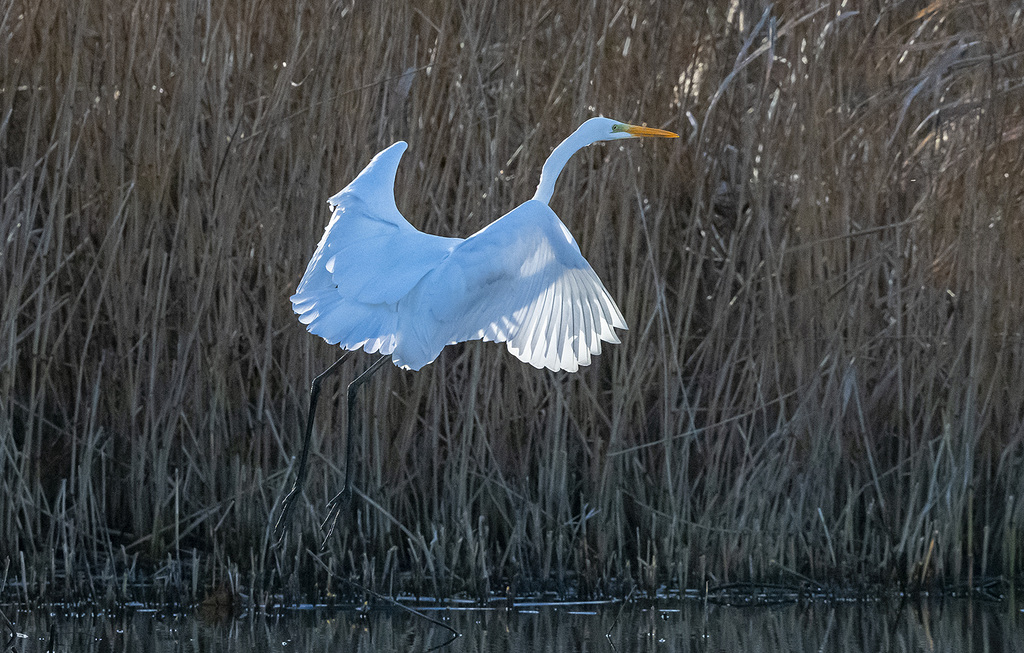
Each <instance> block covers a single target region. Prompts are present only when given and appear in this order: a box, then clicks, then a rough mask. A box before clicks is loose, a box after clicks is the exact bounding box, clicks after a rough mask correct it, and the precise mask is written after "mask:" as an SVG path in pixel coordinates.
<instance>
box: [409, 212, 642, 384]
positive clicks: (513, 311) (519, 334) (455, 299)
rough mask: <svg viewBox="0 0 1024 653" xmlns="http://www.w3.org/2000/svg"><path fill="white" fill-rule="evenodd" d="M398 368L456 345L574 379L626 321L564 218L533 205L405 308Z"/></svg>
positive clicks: (466, 244) (475, 245)
mask: <svg viewBox="0 0 1024 653" xmlns="http://www.w3.org/2000/svg"><path fill="white" fill-rule="evenodd" d="M398 327H399V332H400V333H401V334H402V337H401V340H400V341H399V343H398V348H397V349H396V350H395V352H394V361H395V364H396V365H401V366H403V367H409V368H411V369H419V368H420V367H422V366H423V365H425V364H426V363H429V362H430V361H432V360H433V359H434V358H435V357H436V356H437V354H438V353H440V351H441V349H442V348H443V347H444V346H445V345H448V344H451V343H454V342H461V341H464V340H476V339H483V340H493V341H496V342H506V343H507V346H508V349H509V351H510V352H512V354H513V355H515V356H516V357H517V358H519V359H520V360H522V361H523V362H526V363H529V364H530V365H533V366H534V367H537V368H543V367H546V368H548V369H550V370H567V371H570V372H575V371H576V370H577V369H578V368H579V366H580V365H589V364H590V361H591V356H592V355H594V354H599V353H601V341H602V340H603V341H605V342H611V343H617V342H619V339H618V337H617V336H616V335H615V331H614V329H625V328H626V322H625V320H624V319H623V317H622V313H620V312H619V309H618V307H617V306H616V305H615V302H614V300H612V297H611V295H610V294H609V293H608V291H607V290H605V288H604V285H602V283H601V280H600V279H599V278H598V276H597V274H596V273H595V272H594V270H593V268H591V267H590V264H589V263H587V261H586V259H584V258H583V255H582V254H581V253H580V250H579V247H578V246H577V244H576V241H575V240H573V237H572V235H571V234H570V233H569V230H568V229H566V228H565V225H563V224H562V222H561V221H560V220H559V219H558V216H556V215H555V214H554V212H553V211H552V210H551V209H550V208H549V207H548V206H547V205H546V204H544V203H542V202H539V201H534V200H531V201H528V202H526V203H524V204H523V205H521V206H519V207H518V208H516V209H514V210H513V211H511V212H509V213H508V214H506V215H505V216H503V217H502V218H501V219H499V220H496V221H495V222H493V223H492V224H490V225H488V226H487V227H485V228H484V229H482V230H481V231H479V232H477V233H476V234H474V235H472V236H470V237H469V238H467V239H466V240H464V241H462V242H460V243H458V244H457V245H456V246H455V247H454V248H453V249H452V251H451V254H450V255H449V256H448V257H447V258H445V259H444V260H443V261H441V262H440V264H439V265H438V266H437V267H436V268H434V269H433V270H431V271H430V272H429V273H428V274H426V275H425V276H424V277H423V279H422V280H421V281H420V283H419V284H417V286H416V287H415V289H413V291H412V292H411V293H410V294H409V296H408V297H407V298H406V299H405V300H403V301H402V302H401V303H400V306H399V323H398Z"/></svg>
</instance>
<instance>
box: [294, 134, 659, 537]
mask: <svg viewBox="0 0 1024 653" xmlns="http://www.w3.org/2000/svg"><path fill="white" fill-rule="evenodd" d="M641 136H660V137H666V138H676V137H677V136H678V135H677V134H674V133H672V132H669V131H664V130H661V129H652V128H649V127H638V126H636V125H629V124H626V123H623V122H617V121H615V120H609V119H608V118H591V119H590V120H588V121H586V122H585V123H583V124H582V125H580V127H579V128H578V129H577V130H576V131H575V132H573V133H572V135H571V136H569V138H567V139H565V140H564V141H562V142H561V143H560V144H559V145H558V147H556V148H555V149H554V151H552V152H551V155H550V156H549V157H548V158H547V161H545V162H544V167H543V169H542V170H541V174H540V184H539V185H538V186H537V192H536V193H534V196H533V199H530V200H527V201H526V202H524V203H523V204H521V205H519V206H518V207H516V208H515V209H513V210H512V211H509V212H508V213H506V214H505V215H503V216H502V217H500V218H498V219H497V220H495V221H494V222H492V223H491V224H489V225H487V226H486V227H484V228H483V229H481V230H480V231H478V232H476V233H475V234H473V235H472V236H470V237H468V238H465V239H463V238H444V237H441V236H434V235H431V234H426V233H423V232H422V231H419V230H418V229H416V228H415V227H413V226H412V225H411V224H409V222H408V221H407V220H406V219H405V218H404V217H403V216H402V214H401V213H400V212H399V211H398V207H397V206H396V204H395V191H394V189H395V176H396V174H397V172H398V164H399V162H400V161H401V158H402V153H403V152H405V150H406V147H407V145H406V143H405V142H403V141H399V142H397V143H395V144H394V145H392V146H391V147H389V148H387V149H386V150H384V151H383V152H381V153H380V154H378V155H377V156H375V157H374V158H373V160H372V161H370V163H369V164H368V165H367V166H366V168H364V169H363V171H362V172H360V173H359V175H358V176H357V177H356V178H355V179H353V180H352V182H351V183H350V184H349V185H348V186H346V187H345V188H344V189H342V190H341V192H339V193H338V194H337V195H335V196H334V197H332V198H330V200H329V202H330V205H331V206H332V208H333V214H332V215H331V220H330V222H329V223H328V225H327V229H326V230H325V231H324V235H323V238H321V239H320V244H319V245H317V247H316V251H315V252H313V258H311V259H310V261H309V264H308V265H307V266H306V273H305V274H304V275H303V276H302V280H301V281H300V282H299V286H298V288H297V289H296V291H295V294H294V295H292V297H291V301H292V307H293V308H294V310H295V312H296V313H297V314H298V316H299V321H300V322H302V323H303V324H305V325H306V328H307V329H308V330H309V332H310V333H314V334H316V335H318V336H320V337H321V338H323V339H324V340H326V341H327V342H328V343H330V344H332V345H338V346H340V347H341V348H342V349H347V350H349V352H347V353H346V354H345V355H344V356H342V358H341V359H339V360H338V361H337V362H335V363H334V364H333V365H331V367H330V368H328V369H327V370H326V371H324V372H323V373H322V374H320V375H319V376H317V377H316V378H315V379H314V380H313V383H312V387H311V388H310V398H309V413H308V414H307V418H306V433H305V439H304V443H303V449H302V458H301V462H300V463H299V470H298V475H297V478H296V481H295V484H294V486H293V487H292V490H291V492H289V494H288V496H286V497H285V499H284V501H283V505H282V511H281V516H280V518H279V519H278V522H277V525H276V527H275V532H276V534H277V537H278V540H279V541H280V538H281V537H283V529H284V525H285V524H286V523H287V519H288V515H289V513H290V509H291V507H292V505H293V501H294V499H295V498H296V496H297V495H298V493H299V491H300V490H301V487H302V484H303V482H304V480H305V475H306V460H307V456H308V453H309V440H310V435H311V433H312V430H313V417H314V414H315V412H316V403H317V398H318V396H319V393H320V383H321V381H322V380H323V379H324V378H325V377H326V376H327V375H329V374H331V373H332V372H333V371H335V370H336V369H337V368H338V367H339V366H340V364H341V362H342V361H344V360H345V358H346V357H347V355H348V353H350V352H351V351H354V350H357V349H360V348H361V349H364V350H365V351H366V352H368V353H371V354H372V353H376V352H379V353H380V354H382V356H381V357H380V358H378V359H377V361H375V362H374V363H373V365H371V366H370V367H369V368H368V369H367V370H366V371H365V372H363V373H362V374H361V375H359V377H358V378H356V379H355V380H354V381H353V382H352V383H351V384H349V387H348V429H347V432H346V451H347V455H346V459H345V467H346V469H345V487H344V488H343V489H342V491H341V492H339V493H338V494H337V495H336V496H335V497H334V498H333V499H332V500H331V501H330V503H329V504H328V505H329V508H330V511H329V513H328V516H327V518H326V519H325V520H324V523H323V525H322V528H323V529H324V530H326V531H327V533H326V535H325V537H324V545H325V546H326V542H327V540H328V539H330V536H331V533H332V532H333V531H334V525H335V523H336V522H337V518H338V515H339V514H340V512H341V509H342V499H343V498H350V497H351V495H352V492H351V486H352V480H351V475H350V473H349V470H350V463H349V461H350V460H351V459H352V438H351V434H352V431H353V430H355V427H354V425H355V422H354V420H355V412H356V411H355V399H356V392H357V390H358V388H359V386H360V385H362V384H363V383H365V382H366V381H367V380H368V379H369V377H370V376H371V375H372V374H373V373H374V372H375V371H376V370H377V369H378V368H379V367H380V366H381V364H383V362H384V361H385V360H387V356H389V355H390V357H391V360H392V362H394V364H395V365H397V366H399V367H403V368H405V369H410V370H418V369H420V368H422V367H423V366H424V365H427V364H428V363H430V362H432V361H433V360H434V359H436V358H437V356H438V354H440V353H441V350H442V349H444V348H445V346H447V345H450V344H454V343H457V342H463V341H466V340H489V341H494V342H504V343H505V344H506V346H507V347H508V350H509V351H510V352H511V353H512V354H513V355H514V356H515V357H516V358H518V359H519V360H521V361H523V362H525V363H529V364H530V365H533V366H534V367H536V368H547V369H549V370H554V371H557V370H565V371H568V372H575V371H576V370H578V369H579V366H580V365H589V364H590V362H591V356H593V355H596V354H600V353H601V342H602V341H604V342H610V343H617V342H619V338H618V336H617V335H616V334H615V329H625V328H626V321H625V320H624V319H623V317H622V313H621V312H620V311H619V308H618V306H616V305H615V300H613V299H612V296H611V295H610V294H609V293H608V291H607V290H606V289H605V287H604V285H602V283H601V280H600V279H599V278H598V276H597V273H595V272H594V269H593V268H592V267H590V264H589V263H587V260H586V259H585V258H583V255H582V254H581V253H580V248H579V245H577V244H576V240H575V239H574V238H573V237H572V234H571V233H569V230H568V229H567V228H566V227H565V225H564V224H562V221H561V220H559V219H558V216H557V215H555V213H554V211H552V210H551V208H550V207H548V202H549V201H550V200H551V194H552V193H553V192H554V189H555V181H556V180H557V179H558V175H559V173H561V172H562V168H564V167H565V164H566V163H567V162H568V161H569V158H570V157H571V156H572V155H573V154H575V153H576V152H578V151H579V150H580V149H582V148H584V147H586V146H587V145H591V144H593V143H597V142H599V141H612V140H618V139H624V138H637V137H641ZM328 524H329V527H328Z"/></svg>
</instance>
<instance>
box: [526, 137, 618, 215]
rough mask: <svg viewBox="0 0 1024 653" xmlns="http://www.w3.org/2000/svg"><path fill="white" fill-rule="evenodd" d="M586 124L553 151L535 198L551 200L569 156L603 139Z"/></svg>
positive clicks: (544, 169)
mask: <svg viewBox="0 0 1024 653" xmlns="http://www.w3.org/2000/svg"><path fill="white" fill-rule="evenodd" d="M585 126H587V123H584V124H583V126H581V127H580V128H579V129H577V130H576V131H574V132H573V133H572V135H571V136H569V138H567V139H565V140H564V141H562V142H561V143H559V144H558V147H556V148H555V149H554V151H553V152H551V156H549V157H548V160H547V161H545V162H544V167H543V168H542V169H541V171H540V183H539V184H537V192H536V193H534V194H533V199H535V200H538V201H541V202H544V203H545V204H547V203H548V202H550V201H551V194H552V193H554V192H555V182H556V181H558V175H559V174H560V173H561V172H562V168H564V167H565V164H566V163H568V162H569V158H570V157H571V156H572V155H573V154H576V152H578V151H580V150H581V149H583V148H584V147H586V146H588V145H590V144H591V143H596V142H597V141H599V140H602V138H601V137H600V135H599V134H596V133H595V132H594V130H592V129H584V128H583V127H585Z"/></svg>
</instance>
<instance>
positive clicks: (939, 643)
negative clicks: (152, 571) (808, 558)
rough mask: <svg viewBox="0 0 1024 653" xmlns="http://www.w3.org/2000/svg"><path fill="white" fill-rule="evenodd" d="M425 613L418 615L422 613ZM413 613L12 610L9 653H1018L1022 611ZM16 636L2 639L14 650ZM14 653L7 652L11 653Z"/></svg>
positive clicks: (521, 609)
mask: <svg viewBox="0 0 1024 653" xmlns="http://www.w3.org/2000/svg"><path fill="white" fill-rule="evenodd" d="M421 609H422V608H421ZM423 611H424V613H425V614H427V615H429V616H430V617H431V618H433V619H436V620H439V621H443V622H444V623H445V624H447V625H449V626H451V627H452V628H453V629H455V630H457V631H458V632H459V633H460V636H459V637H457V638H454V639H452V636H451V634H450V633H449V632H448V631H447V630H445V629H444V628H442V627H441V626H437V625H434V624H431V623H430V622H429V621H427V620H425V619H421V618H419V617H417V616H415V615H412V614H410V613H408V612H405V611H402V610H398V609H394V608H386V609H378V608H374V609H372V610H369V611H356V610H327V609H323V608H319V609H317V608H308V609H296V610H288V611H283V612H282V613H280V614H278V615H275V616H247V615H242V616H235V617H232V618H226V617H222V618H217V617H214V616H211V615H202V614H198V613H191V612H189V613H167V612H158V611H153V610H147V609H143V608H126V609H125V610H123V611H120V612H118V613H117V614H106V613H93V612H90V611H82V610H78V611H74V610H37V611H34V612H13V611H11V610H9V609H8V610H5V613H6V615H7V617H8V618H9V619H10V620H11V621H12V622H13V626H14V629H15V632H16V635H15V637H14V640H13V641H12V642H11V643H9V644H7V645H8V646H10V649H11V650H14V651H18V652H24V653H36V652H42V651H48V650H53V651H76V652H107V651H112V652H117V651H155V652H161V651H175V652H185V653H189V652H193V651H196V652H198V651H226V652H230V651H244V652H245V653H260V652H263V651H353V652H355V651H424V650H429V649H431V648H432V647H436V646H439V645H442V644H444V642H446V641H448V640H450V639H452V641H451V642H450V644H448V645H447V646H443V648H441V649H440V650H442V651H449V652H452V653H454V652H456V651H486V652H504V651H559V652H561V651H702V652H703V651H841V652H846V651H929V652H931V651H975V652H984V651H1015V650H1024V611H1022V610H1021V608H1020V607H1018V606H1016V605H1014V604H1013V603H1009V602H1006V601H1002V602H984V601H968V600H957V599H952V600H943V601H928V602H912V603H911V602H908V603H902V604H901V603H899V602H895V603H890V602H886V601H883V602H875V601H872V602H863V601H857V602H853V601H851V602H824V601H821V602H817V601H811V602H802V603H791V604H785V605H776V606H772V607H746V608H738V607H728V606H720V605H713V604H712V605H705V604H703V603H701V602H699V601H675V602H667V601H666V602H658V603H652V604H646V605H645V604H633V603H630V604H622V603H529V602H523V603H518V604H516V605H515V606H514V607H513V608H512V609H508V608H506V607H504V606H501V607H479V606H476V605H469V604H467V605H464V606H461V607H460V606H447V607H444V608H428V609H424V610H423ZM8 637H9V635H5V636H4V640H5V642H7V640H8ZM7 650H8V649H7V648H4V651H5V653H6V651H7Z"/></svg>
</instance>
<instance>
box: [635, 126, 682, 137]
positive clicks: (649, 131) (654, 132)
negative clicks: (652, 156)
mask: <svg viewBox="0 0 1024 653" xmlns="http://www.w3.org/2000/svg"><path fill="white" fill-rule="evenodd" d="M622 131H624V132H626V133H627V134H629V135H631V136H660V137H661V138H679V134H676V133H674V132H670V131H665V130H664V129H655V128H653V127H638V126H636V125H624V129H623V130H622Z"/></svg>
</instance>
